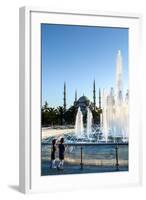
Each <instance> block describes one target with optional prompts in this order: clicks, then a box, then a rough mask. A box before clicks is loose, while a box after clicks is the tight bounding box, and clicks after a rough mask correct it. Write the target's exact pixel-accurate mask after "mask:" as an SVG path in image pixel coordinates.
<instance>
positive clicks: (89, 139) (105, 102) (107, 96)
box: [48, 50, 129, 143]
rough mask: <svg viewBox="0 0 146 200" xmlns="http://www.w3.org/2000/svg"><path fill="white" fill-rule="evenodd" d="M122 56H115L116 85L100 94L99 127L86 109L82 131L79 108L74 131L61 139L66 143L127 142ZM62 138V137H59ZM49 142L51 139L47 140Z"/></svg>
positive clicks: (126, 106) (126, 111)
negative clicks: (85, 121) (85, 119)
mask: <svg viewBox="0 0 146 200" xmlns="http://www.w3.org/2000/svg"><path fill="white" fill-rule="evenodd" d="M122 70H123V67H122V55H121V51H120V50H119V51H118V54H117V63H116V81H115V82H116V84H115V89H113V88H111V90H110V92H108V91H107V90H106V89H104V90H103V94H102V113H101V114H100V126H99V125H96V124H94V125H93V123H92V120H93V116H92V111H91V110H90V108H89V107H87V126H86V131H85V130H84V124H83V113H82V111H81V108H80V107H78V111H77V114H76V119H75V129H74V130H73V131H72V132H71V133H65V134H64V135H63V137H64V138H65V142H66V143H110V142H114V143H115V142H122V143H123V142H128V125H129V124H128V123H129V121H128V118H129V116H128V99H129V94H128V91H127V93H126V96H125V98H123V90H122ZM60 137H62V136H60ZM48 141H51V139H48Z"/></svg>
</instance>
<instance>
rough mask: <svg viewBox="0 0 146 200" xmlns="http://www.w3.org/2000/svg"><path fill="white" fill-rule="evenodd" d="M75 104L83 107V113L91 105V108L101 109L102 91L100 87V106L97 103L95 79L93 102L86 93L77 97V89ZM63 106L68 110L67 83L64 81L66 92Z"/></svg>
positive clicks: (76, 106)
mask: <svg viewBox="0 0 146 200" xmlns="http://www.w3.org/2000/svg"><path fill="white" fill-rule="evenodd" d="M73 105H74V106H75V108H77V109H78V107H80V108H81V111H82V113H83V115H84V114H85V113H86V112H87V107H89V108H90V109H91V110H94V111H97V110H98V109H101V91H100V89H99V95H98V107H97V105H96V85H95V80H94V82H93V102H92V101H90V100H89V99H88V97H86V96H85V95H84V94H83V96H81V97H79V98H77V91H75V100H74V103H73ZM63 107H64V111H65V112H66V111H67V103H66V83H64V92H63Z"/></svg>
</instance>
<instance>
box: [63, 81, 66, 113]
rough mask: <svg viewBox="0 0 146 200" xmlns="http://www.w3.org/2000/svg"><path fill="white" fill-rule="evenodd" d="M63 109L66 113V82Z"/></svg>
mask: <svg viewBox="0 0 146 200" xmlns="http://www.w3.org/2000/svg"><path fill="white" fill-rule="evenodd" d="M63 107H64V112H65V111H66V83H65V82H64V92H63Z"/></svg>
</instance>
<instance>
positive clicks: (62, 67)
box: [41, 24, 128, 107]
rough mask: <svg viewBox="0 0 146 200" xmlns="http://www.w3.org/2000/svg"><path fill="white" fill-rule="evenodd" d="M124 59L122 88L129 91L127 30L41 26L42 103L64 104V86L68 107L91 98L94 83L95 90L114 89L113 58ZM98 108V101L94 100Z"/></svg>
mask: <svg viewBox="0 0 146 200" xmlns="http://www.w3.org/2000/svg"><path fill="white" fill-rule="evenodd" d="M118 49H120V50H121V53H122V57H123V89H124V92H125V91H126V89H127V88H128V29H126V28H106V27H91V26H74V25H55V24H42V25H41V51H42V58H41V60H42V104H44V102H45V101H47V102H48V104H49V106H53V107H57V106H61V105H63V85H64V81H65V82H66V87H67V107H69V106H71V105H72V104H73V101H74V95H75V90H77V93H78V97H80V96H82V95H83V94H85V95H86V96H87V97H88V98H89V99H90V100H91V101H92V99H93V80H94V79H95V81H96V91H97V97H98V89H99V88H101V89H103V88H107V89H110V88H111V87H114V86H115V70H116V56H117V51H118ZM97 105H98V98H97Z"/></svg>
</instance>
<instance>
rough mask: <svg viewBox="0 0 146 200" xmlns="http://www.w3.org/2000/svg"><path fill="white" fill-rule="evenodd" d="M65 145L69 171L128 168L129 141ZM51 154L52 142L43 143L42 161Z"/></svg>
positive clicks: (66, 162) (47, 159)
mask: <svg viewBox="0 0 146 200" xmlns="http://www.w3.org/2000/svg"><path fill="white" fill-rule="evenodd" d="M65 147H66V148H65V167H66V169H68V170H69V171H73V170H74V169H76V168H78V170H79V169H80V170H81V171H83V170H86V171H87V172H92V171H95V172H96V170H97V169H98V171H99V172H100V171H101V172H102V171H108V170H109V171H121V170H124V171H125V170H128V143H74V144H73V143H69V144H65ZM50 155H51V144H42V163H43V161H45V160H46V161H49V160H50ZM56 157H57V159H58V152H56Z"/></svg>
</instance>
